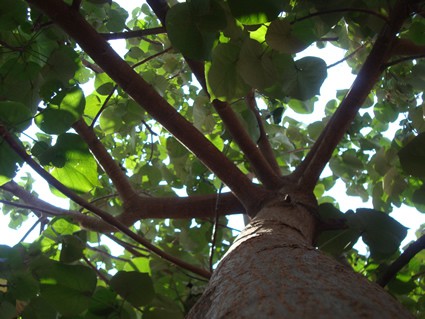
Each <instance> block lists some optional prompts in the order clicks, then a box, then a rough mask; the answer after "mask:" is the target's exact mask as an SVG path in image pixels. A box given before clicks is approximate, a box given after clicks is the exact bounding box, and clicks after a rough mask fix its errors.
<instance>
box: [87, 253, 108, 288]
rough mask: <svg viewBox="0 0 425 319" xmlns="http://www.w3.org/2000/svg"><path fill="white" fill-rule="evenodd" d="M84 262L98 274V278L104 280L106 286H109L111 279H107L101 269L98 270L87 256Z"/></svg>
mask: <svg viewBox="0 0 425 319" xmlns="http://www.w3.org/2000/svg"><path fill="white" fill-rule="evenodd" d="M83 260H84V261H85V262H86V264H87V265H88V266H89V267H90V268H91V269H93V270H94V271H95V272H96V274H97V276H98V277H99V278H100V279H101V280H103V281H104V282H105V283H106V284H108V285H109V278H107V277H106V276H105V275H104V274H102V272H101V271H100V270H99V269H97V267H96V266H95V265H93V264H92V262H91V261H90V260H88V259H87V257H86V256H83Z"/></svg>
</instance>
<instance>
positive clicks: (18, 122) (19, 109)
mask: <svg viewBox="0 0 425 319" xmlns="http://www.w3.org/2000/svg"><path fill="white" fill-rule="evenodd" d="M31 121H32V113H31V111H30V110H29V108H28V107H27V106H25V105H24V104H23V103H19V102H13V101H2V102H0V123H2V124H4V125H6V127H9V128H11V129H13V130H17V131H18V132H22V131H24V130H25V129H26V128H28V127H29V126H30V125H31Z"/></svg>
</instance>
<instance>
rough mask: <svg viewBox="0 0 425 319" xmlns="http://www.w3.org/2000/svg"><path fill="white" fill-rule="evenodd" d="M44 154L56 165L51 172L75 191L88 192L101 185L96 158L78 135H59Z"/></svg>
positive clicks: (45, 159)
mask: <svg viewBox="0 0 425 319" xmlns="http://www.w3.org/2000/svg"><path fill="white" fill-rule="evenodd" d="M43 155H44V157H43V159H44V161H45V162H50V163H51V164H53V165H54V166H56V167H55V168H54V169H53V170H52V171H51V174H52V175H53V176H54V177H56V178H57V179H58V180H59V181H60V182H61V183H63V184H64V185H65V186H67V187H68V188H70V189H72V190H73V191H76V192H78V193H87V192H88V191H90V190H91V189H93V188H94V187H96V186H97V185H99V181H98V174H97V163H96V160H95V159H94V158H93V156H92V154H91V153H90V151H89V149H88V147H87V145H86V144H85V143H84V141H83V140H82V139H81V137H79V136H78V135H76V134H71V133H65V134H61V135H59V136H58V138H57V140H56V144H55V145H54V146H53V147H52V148H50V149H49V150H48V152H46V153H43Z"/></svg>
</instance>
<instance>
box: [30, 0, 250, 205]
mask: <svg viewBox="0 0 425 319" xmlns="http://www.w3.org/2000/svg"><path fill="white" fill-rule="evenodd" d="M28 2H29V3H31V4H34V5H35V6H37V7H38V8H39V9H40V10H42V11H43V12H44V13H46V14H47V15H48V16H49V17H50V18H51V19H52V20H53V21H54V22H55V23H56V24H58V25H59V26H60V27H62V28H63V29H64V30H65V32H66V33H68V34H69V35H70V36H71V37H73V38H74V39H75V40H76V41H77V42H78V44H79V45H80V47H81V48H82V49H83V50H84V51H85V52H86V53H87V54H88V55H89V56H91V58H92V59H93V60H94V61H95V62H96V63H97V64H98V65H99V66H100V67H101V68H102V69H103V70H104V71H105V72H107V73H108V75H109V76H110V77H111V78H112V79H113V80H114V81H115V82H116V83H117V84H118V85H120V86H121V88H122V89H123V90H124V91H126V92H127V93H128V94H129V95H130V96H131V97H132V98H133V99H134V100H135V101H136V102H137V103H139V104H140V105H141V106H142V107H143V108H144V109H145V110H146V111H147V112H148V113H149V114H150V115H151V116H152V117H153V118H154V119H156V120H157V121H158V122H159V123H161V124H162V125H163V126H164V127H165V128H166V129H167V130H168V131H169V132H170V133H171V134H173V135H174V136H175V137H176V138H177V139H178V140H179V141H180V142H181V143H182V144H184V145H185V146H186V147H187V148H188V149H190V150H191V151H192V152H193V153H194V154H195V155H196V156H197V157H198V158H199V159H200V160H201V161H202V162H203V163H204V164H205V165H206V166H207V167H209V168H210V169H211V171H213V172H214V173H215V174H216V175H217V176H218V177H219V178H220V179H221V180H222V181H223V182H224V183H225V184H226V185H227V186H228V187H229V188H230V189H231V190H232V191H233V192H234V193H235V194H236V196H237V197H238V198H239V199H240V200H241V202H242V203H243V204H244V205H245V206H246V207H247V209H251V210H255V209H256V206H257V205H258V196H257V195H258V189H257V187H255V186H254V185H253V184H252V182H251V181H250V180H249V179H248V178H247V177H246V176H245V175H244V174H243V173H242V172H241V171H240V170H239V169H238V168H237V167H236V165H235V164H234V163H232V162H231V161H229V159H227V158H226V157H225V156H224V155H223V154H222V153H221V152H220V151H219V150H218V149H217V148H216V147H215V146H214V145H213V144H212V143H211V142H210V141H208V139H206V138H205V136H204V135H202V134H201V132H199V131H198V130H197V129H196V128H195V127H194V126H193V125H192V124H191V123H190V122H189V121H187V120H186V119H185V118H184V117H183V116H181V115H180V114H179V113H178V112H177V111H176V110H175V109H174V108H173V107H172V106H171V105H170V104H169V103H168V102H167V101H166V100H165V99H164V98H162V97H161V96H160V95H159V94H158V93H157V92H156V91H155V90H154V89H153V87H152V86H151V85H149V84H148V83H147V82H146V81H144V80H143V79H142V78H141V77H140V76H139V74H137V73H136V72H135V71H134V70H133V69H132V68H131V67H130V66H129V65H128V64H127V63H126V62H125V61H124V60H122V59H121V57H120V56H119V55H118V54H117V53H116V52H115V51H114V50H113V49H112V48H111V47H110V45H109V44H108V43H107V42H106V40H105V39H104V38H102V36H100V35H99V34H98V33H97V32H96V31H95V30H94V29H93V28H92V27H91V26H90V25H89V24H88V23H87V21H85V20H84V19H83V18H82V17H81V15H79V14H78V13H76V12H74V11H73V10H71V9H70V8H69V7H68V6H67V5H66V4H65V3H64V2H62V1H57V0H28Z"/></svg>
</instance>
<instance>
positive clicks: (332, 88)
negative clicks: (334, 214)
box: [0, 0, 425, 250]
mask: <svg viewBox="0 0 425 319" xmlns="http://www.w3.org/2000/svg"><path fill="white" fill-rule="evenodd" d="M117 2H118V3H120V4H121V5H122V6H123V7H125V8H126V9H128V10H130V11H129V12H131V9H132V8H133V7H134V6H135V5H141V3H140V2H139V1H138V2H137V3H136V2H134V1H125V0H120V1H117ZM112 44H113V46H114V48H116V50H117V51H118V52H119V53H120V54H125V53H126V50H125V45H124V44H123V41H112ZM305 55H314V56H316V55H317V56H320V57H321V58H323V59H324V60H325V61H326V63H327V64H328V65H329V64H333V63H334V62H336V61H339V60H340V59H342V58H343V56H344V51H343V50H341V49H338V48H336V47H334V46H332V45H328V46H327V48H326V49H323V50H319V49H317V48H316V47H315V46H312V47H311V48H309V49H308V50H306V52H303V56H305ZM353 80H354V76H353V75H352V74H351V70H350V69H349V68H348V66H347V65H346V64H345V63H342V64H340V65H338V66H336V67H334V68H331V69H329V70H328V78H327V79H326V81H325V82H324V84H323V86H322V88H321V96H320V100H319V102H317V103H316V106H315V112H314V113H313V114H310V115H300V114H296V113H295V112H292V111H291V110H290V109H288V110H286V111H285V115H286V116H290V117H292V118H295V119H297V120H299V121H302V122H304V123H310V122H313V121H317V120H320V119H321V118H322V117H323V116H324V106H325V104H326V102H327V101H329V100H330V99H332V98H335V94H336V91H337V90H340V89H348V88H349V87H350V86H351V83H352V82H353ZM389 134H391V133H389ZM388 137H389V138H392V136H390V135H389V136H388ZM330 174H332V173H331V171H330V170H329V169H327V170H325V172H324V173H323V174H322V175H323V176H328V175H330ZM33 176H37V175H36V174H35V173H34V174H33ZM34 189H35V190H36V191H37V192H38V193H39V195H40V198H41V199H44V200H46V201H48V202H50V203H54V204H55V205H57V206H60V207H63V208H68V201H67V200H65V199H61V198H58V197H56V196H54V195H52V194H51V193H50V191H49V188H48V185H47V183H46V182H45V181H44V180H42V179H40V178H39V179H37V181H36V184H35V187H34ZM328 194H329V195H330V196H333V197H334V198H336V199H337V200H338V202H339V205H340V208H341V210H342V211H347V210H348V209H356V208H359V207H367V208H372V204H371V202H370V201H369V202H366V203H363V202H362V200H361V199H360V198H359V197H351V196H347V195H346V194H345V185H344V183H343V182H341V181H338V182H337V184H336V186H335V187H334V188H333V189H332V190H331V191H330V192H329V193H328ZM391 216H392V217H394V218H396V219H397V220H399V221H400V222H401V223H402V224H403V225H404V226H406V227H408V228H409V231H408V236H407V238H406V240H405V241H404V242H403V244H407V243H408V242H409V241H411V240H414V239H415V238H416V237H415V235H414V232H415V231H416V229H417V228H418V226H419V225H420V224H422V223H425V214H421V213H419V212H418V211H417V210H416V209H414V208H410V207H407V206H404V205H403V206H401V207H400V208H394V211H393V213H391ZM230 220H231V225H230V226H232V227H234V228H236V229H242V228H243V222H242V218H241V217H240V216H232V217H231V219H230ZM35 221H36V218H35V216H32V218H30V220H29V221H28V222H26V223H24V225H22V227H21V228H20V229H19V230H17V231H13V230H10V229H9V228H8V227H7V224H8V223H9V218H7V217H5V216H3V215H2V214H0V244H8V245H15V244H16V243H18V242H19V240H20V238H21V237H22V236H23V235H24V234H25V233H26V231H27V230H28V229H29V228H30V227H31V226H32V225H33V223H34V222H35ZM38 231H39V228H36V230H34V231H33V232H32V233H31V236H29V237H28V241H32V240H34V239H35V238H36V237H37V236H38ZM360 249H362V250H363V249H364V248H362V247H360Z"/></svg>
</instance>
